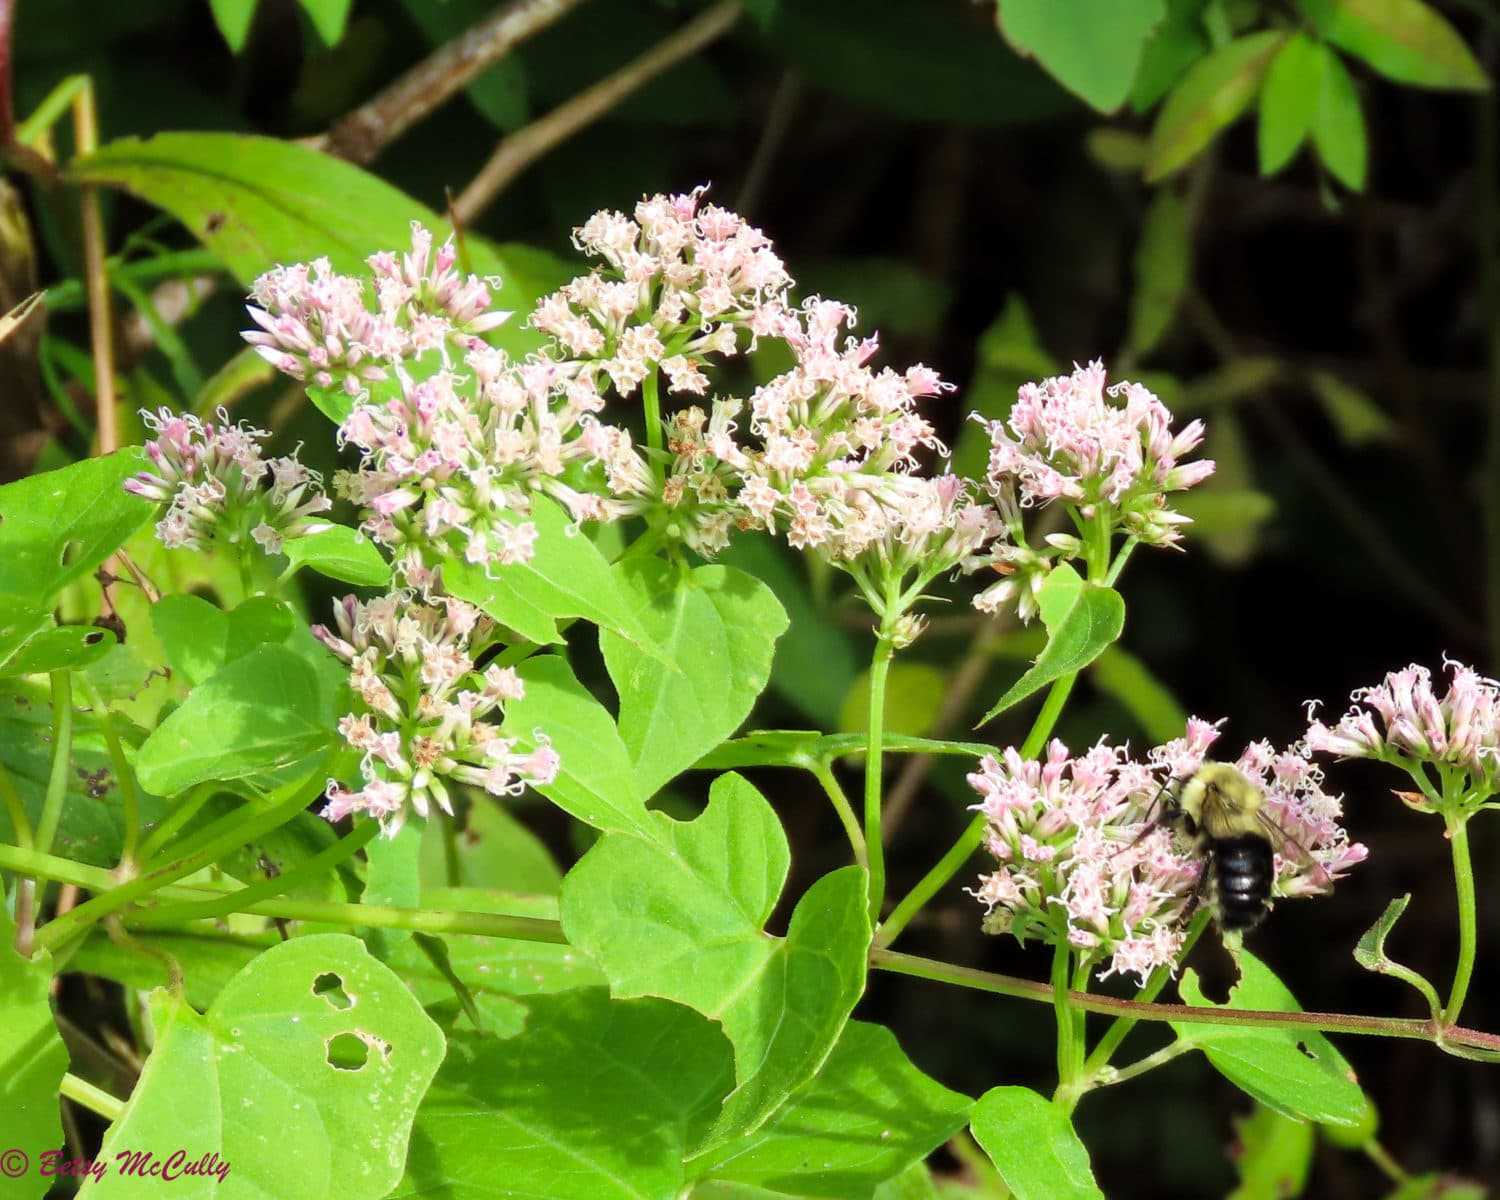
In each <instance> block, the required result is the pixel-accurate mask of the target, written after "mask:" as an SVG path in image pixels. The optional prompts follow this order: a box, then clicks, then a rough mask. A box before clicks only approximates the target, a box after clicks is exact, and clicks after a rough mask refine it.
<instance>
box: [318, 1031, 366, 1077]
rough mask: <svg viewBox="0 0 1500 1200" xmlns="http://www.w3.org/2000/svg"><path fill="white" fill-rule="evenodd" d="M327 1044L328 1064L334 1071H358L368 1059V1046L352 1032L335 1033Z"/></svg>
mask: <svg viewBox="0 0 1500 1200" xmlns="http://www.w3.org/2000/svg"><path fill="white" fill-rule="evenodd" d="M327 1045H328V1065H329V1066H330V1067H332V1068H334V1070H336V1071H358V1070H360V1069H362V1068H363V1067H364V1065H365V1063H367V1062H369V1061H370V1047H369V1046H368V1045H367V1044H366V1043H365V1041H364V1039H363V1038H359V1037H355V1036H354V1034H352V1033H340V1034H336V1035H334V1036H333V1037H331V1038H329V1039H328V1043H327Z"/></svg>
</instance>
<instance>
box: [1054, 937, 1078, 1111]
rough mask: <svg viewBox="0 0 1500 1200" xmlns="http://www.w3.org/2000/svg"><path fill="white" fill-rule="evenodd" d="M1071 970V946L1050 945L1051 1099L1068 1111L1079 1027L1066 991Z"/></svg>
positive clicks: (1064, 943)
mask: <svg viewBox="0 0 1500 1200" xmlns="http://www.w3.org/2000/svg"><path fill="white" fill-rule="evenodd" d="M1072 969H1073V948H1072V947H1071V946H1069V945H1068V943H1067V942H1066V941H1061V942H1059V943H1058V944H1057V945H1055V946H1053V947H1052V988H1051V991H1052V1012H1053V1015H1054V1016H1055V1017H1056V1018H1057V1091H1055V1092H1054V1093H1053V1094H1052V1102H1053V1103H1054V1104H1058V1105H1061V1106H1062V1108H1063V1109H1064V1110H1066V1111H1068V1112H1071V1111H1072V1110H1073V1103H1074V1100H1073V1083H1074V1077H1073V1067H1074V1063H1075V1061H1076V1060H1077V1058H1078V1054H1077V1051H1076V1048H1075V1046H1074V1041H1075V1040H1076V1038H1077V1036H1078V1026H1077V1025H1076V1024H1075V1023H1074V1021H1073V1004H1072V1001H1071V999H1070V993H1069V991H1068V981H1069V979H1070V978H1071V976H1072Z"/></svg>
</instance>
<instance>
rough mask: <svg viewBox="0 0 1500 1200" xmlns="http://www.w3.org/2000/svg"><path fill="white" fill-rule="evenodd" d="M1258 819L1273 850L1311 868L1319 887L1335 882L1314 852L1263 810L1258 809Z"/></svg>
mask: <svg viewBox="0 0 1500 1200" xmlns="http://www.w3.org/2000/svg"><path fill="white" fill-rule="evenodd" d="M1255 816H1256V818H1257V819H1258V820H1259V821H1260V826H1261V829H1262V830H1263V831H1264V832H1265V835H1266V837H1267V838H1269V839H1270V841H1271V848H1272V849H1273V850H1275V851H1276V852H1277V853H1278V854H1280V855H1282V856H1283V857H1286V858H1295V859H1296V860H1297V861H1298V862H1300V863H1302V864H1303V865H1304V866H1307V867H1311V868H1312V873H1313V879H1314V880H1315V881H1316V883H1317V886H1318V887H1327V886H1328V885H1329V884H1331V883H1332V882H1333V878H1332V876H1330V875H1329V874H1328V868H1327V867H1325V866H1324V865H1323V864H1322V863H1320V862H1319V861H1318V860H1317V859H1316V858H1314V857H1313V854H1312V851H1311V850H1309V849H1308V848H1307V847H1306V846H1304V845H1303V844H1302V843H1301V842H1299V841H1298V840H1297V839H1296V838H1294V837H1293V836H1292V835H1291V834H1289V833H1288V832H1287V831H1286V830H1285V829H1283V828H1282V827H1281V826H1280V825H1279V824H1278V823H1277V822H1276V821H1275V820H1274V819H1273V818H1271V817H1269V816H1267V815H1266V813H1265V812H1264V811H1263V810H1260V809H1257V810H1256V813H1255Z"/></svg>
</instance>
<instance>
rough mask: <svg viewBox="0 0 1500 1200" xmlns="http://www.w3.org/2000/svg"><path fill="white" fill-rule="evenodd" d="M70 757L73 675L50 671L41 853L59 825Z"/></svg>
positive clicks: (39, 830)
mask: <svg viewBox="0 0 1500 1200" xmlns="http://www.w3.org/2000/svg"><path fill="white" fill-rule="evenodd" d="M72 756H73V676H72V674H71V673H70V672H68V671H53V672H52V769H51V771H50V772H49V774H48V775H47V793H46V796H45V798H44V799H43V800H42V819H41V820H40V821H38V822H37V827H36V845H37V849H38V850H40V851H42V853H43V854H50V853H51V852H52V842H53V839H54V838H56V837H57V827H58V825H59V824H61V823H62V810H63V801H64V799H66V797H67V794H68V768H69V762H70V760H71V759H72Z"/></svg>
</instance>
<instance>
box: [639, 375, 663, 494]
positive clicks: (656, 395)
mask: <svg viewBox="0 0 1500 1200" xmlns="http://www.w3.org/2000/svg"><path fill="white" fill-rule="evenodd" d="M641 404H642V405H643V406H644V407H645V410H646V445H648V446H650V447H651V449H653V450H660V449H662V447H663V446H664V444H665V439H664V437H663V435H662V424H661V380H660V378H659V377H658V376H657V374H656V372H655V371H652V372H651V373H650V374H648V375H647V376H646V378H645V379H643V380H641ZM660 469H661V468H660V467H659V466H658V465H657V464H655V463H653V464H652V466H651V470H652V473H653V474H655V473H658V472H659V471H660Z"/></svg>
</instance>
